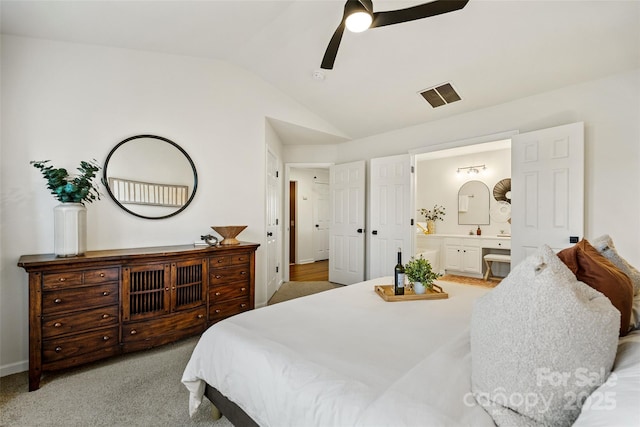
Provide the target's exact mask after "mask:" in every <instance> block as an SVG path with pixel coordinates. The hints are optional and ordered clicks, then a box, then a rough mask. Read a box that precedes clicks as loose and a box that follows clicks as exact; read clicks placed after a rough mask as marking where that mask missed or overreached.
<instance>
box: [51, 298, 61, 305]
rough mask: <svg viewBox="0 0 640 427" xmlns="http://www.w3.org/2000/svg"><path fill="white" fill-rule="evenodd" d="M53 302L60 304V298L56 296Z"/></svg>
mask: <svg viewBox="0 0 640 427" xmlns="http://www.w3.org/2000/svg"><path fill="white" fill-rule="evenodd" d="M53 302H54V303H56V304H60V303H61V302H62V300H61V299H60V298H56V299H54V300H53Z"/></svg>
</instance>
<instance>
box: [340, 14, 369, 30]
mask: <svg viewBox="0 0 640 427" xmlns="http://www.w3.org/2000/svg"><path fill="white" fill-rule="evenodd" d="M372 22H373V17H372V16H371V14H370V13H369V12H367V11H366V10H359V11H356V12H354V13H352V14H351V15H349V16H347V19H345V21H344V23H345V25H346V26H347V29H348V30H349V31H351V32H352V33H361V32H363V31H366V30H368V29H369V27H370V26H371V23H372Z"/></svg>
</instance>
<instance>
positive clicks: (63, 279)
mask: <svg viewBox="0 0 640 427" xmlns="http://www.w3.org/2000/svg"><path fill="white" fill-rule="evenodd" d="M59 280H60V281H61V282H64V281H65V280H67V279H65V278H64V277H61V278H60V279H59Z"/></svg>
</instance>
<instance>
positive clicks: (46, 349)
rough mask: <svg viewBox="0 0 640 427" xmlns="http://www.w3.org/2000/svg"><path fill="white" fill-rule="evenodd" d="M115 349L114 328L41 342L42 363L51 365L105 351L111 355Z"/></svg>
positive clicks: (116, 343) (116, 337)
mask: <svg viewBox="0 0 640 427" xmlns="http://www.w3.org/2000/svg"><path fill="white" fill-rule="evenodd" d="M117 348H118V327H117V326H115V327H112V328H106V329H102V330H99V331H92V332H86V333H84V334H78V335H74V336H71V337H61V338H54V339H50V340H44V341H43V342H42V361H43V362H44V363H51V362H55V361H58V360H62V359H69V358H77V357H79V356H82V355H84V354H88V353H95V352H100V351H104V350H106V353H109V354H111V353H115V352H116V351H114V350H115V349H117ZM93 360H95V359H93ZM78 363H82V362H78ZM74 364H77V363H74Z"/></svg>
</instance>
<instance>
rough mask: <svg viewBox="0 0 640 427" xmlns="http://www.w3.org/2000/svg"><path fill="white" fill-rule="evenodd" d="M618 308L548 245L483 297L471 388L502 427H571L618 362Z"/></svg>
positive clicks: (474, 334)
mask: <svg viewBox="0 0 640 427" xmlns="http://www.w3.org/2000/svg"><path fill="white" fill-rule="evenodd" d="M619 329H620V312H619V311H618V310H617V309H616V308H615V307H614V306H613V305H612V304H611V302H610V301H609V298H607V297H605V296H604V295H603V294H601V293H600V292H598V291H596V290H595V289H593V288H591V287H590V286H588V285H586V284H585V283H582V282H580V281H578V280H577V279H576V277H575V276H574V275H573V273H572V272H571V271H570V270H569V269H568V268H567V267H566V266H565V265H564V263H563V262H562V261H561V260H560V259H559V258H558V256H557V255H556V254H555V253H554V252H553V250H552V249H551V248H549V247H548V246H543V247H542V248H540V249H539V250H538V251H537V253H536V254H534V255H532V256H530V257H528V258H527V259H525V260H524V261H523V262H522V263H520V264H518V265H517V266H516V267H515V268H514V269H513V270H512V272H511V273H510V274H509V276H507V277H506V278H505V279H504V280H503V281H502V282H501V283H500V284H499V285H498V286H497V287H496V288H495V289H493V290H492V291H491V292H489V293H488V294H486V295H484V296H483V297H481V298H479V299H478V300H477V301H476V303H475V305H474V308H473V313H472V318H471V387H472V388H471V390H472V391H473V393H474V396H475V397H476V400H477V401H478V403H479V404H480V405H482V406H483V407H484V408H485V409H486V410H487V411H488V412H489V414H491V416H492V417H493V419H494V421H495V422H496V424H498V425H505V426H507V425H508V426H514V425H516V426H517V425H535V424H543V425H554V426H569V425H571V424H572V423H573V422H574V421H575V419H576V418H577V417H578V415H579V414H580V408H581V406H582V402H583V400H584V399H585V398H586V397H587V396H588V395H589V394H590V393H591V392H592V391H593V390H594V389H595V388H596V387H598V386H599V385H600V384H602V383H603V382H604V381H605V379H606V378H607V376H608V375H609V372H610V371H611V367H612V365H613V360H614V358H615V355H616V348H617V344H618V332H619Z"/></svg>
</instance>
